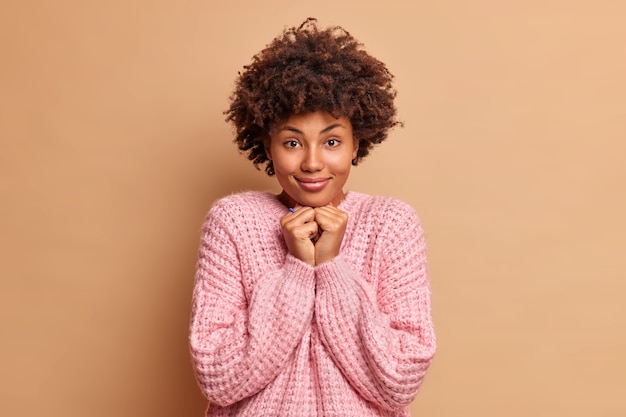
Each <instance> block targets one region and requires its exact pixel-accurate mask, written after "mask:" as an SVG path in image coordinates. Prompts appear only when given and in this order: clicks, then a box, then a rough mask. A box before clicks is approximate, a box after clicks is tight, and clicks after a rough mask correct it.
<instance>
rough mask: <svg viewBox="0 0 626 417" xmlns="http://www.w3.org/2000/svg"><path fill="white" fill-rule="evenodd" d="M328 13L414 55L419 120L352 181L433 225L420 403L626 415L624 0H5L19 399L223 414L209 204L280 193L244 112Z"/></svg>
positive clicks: (407, 94)
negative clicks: (193, 316)
mask: <svg viewBox="0 0 626 417" xmlns="http://www.w3.org/2000/svg"><path fill="white" fill-rule="evenodd" d="M308 16H315V17H318V18H319V20H320V23H321V24H322V25H324V26H326V25H330V24H341V25H343V26H345V27H346V28H347V29H348V30H349V31H351V32H352V33H353V34H354V35H355V36H356V37H357V38H359V39H360V40H361V41H363V42H364V43H365V45H366V47H367V49H368V50H369V51H370V52H371V53H372V54H373V55H375V56H377V57H379V58H380V59H381V60H383V61H385V62H386V63H387V64H388V66H389V68H390V69H391V70H392V72H393V73H395V75H396V80H397V83H396V85H397V88H398V90H399V96H398V106H399V110H400V116H401V118H402V119H403V120H404V121H405V122H406V126H405V128H403V129H397V130H395V131H394V132H393V133H392V136H391V139H390V140H389V142H388V143H385V144H384V145H383V146H381V147H380V148H379V149H377V150H375V152H374V153H373V154H372V155H371V157H370V158H369V159H368V160H366V161H365V163H364V164H363V165H361V166H359V167H358V168H357V169H355V170H354V171H353V175H352V178H351V180H350V183H349V188H350V189H354V190H359V191H363V192H368V193H383V194H389V195H394V196H397V197H399V198H402V199H404V200H406V201H408V202H410V203H411V204H412V205H414V206H415V207H416V208H417V210H418V212H419V213H420V215H421V217H422V220H423V222H424V226H425V228H426V230H427V237H428V242H429V249H430V252H429V255H430V267H431V273H432V280H433V291H434V296H433V298H434V318H435V322H436V325H437V333H438V338H439V345H440V347H439V352H438V356H437V358H436V360H435V362H434V364H433V366H432V368H431V372H430V374H429V376H428V378H427V381H426V383H425V385H424V387H423V390H422V392H421V393H420V395H419V396H418V397H417V399H416V401H415V402H414V404H413V405H412V410H413V415H414V416H430V417H435V416H438V417H450V416H481V417H491V416H493V417H496V416H498V417H499V416H508V417H515V416H568V417H576V416H581V417H582V416H585V417H587V416H594V417H595V416H624V415H626V400H625V399H624V391H625V389H626V359H625V358H624V354H625V353H626V334H625V332H624V329H626V309H625V307H624V302H623V298H624V294H625V291H626V283H625V282H624V281H625V278H626V260H625V259H626V257H625V256H624V248H625V245H624V241H625V239H626V236H625V235H626V222H625V221H624V213H626V200H625V198H624V194H625V192H626V191H625V189H626V187H625V185H626V184H625V182H626V164H625V163H624V160H625V157H626V75H625V74H626V49H625V40H626V25H625V24H624V22H625V21H626V6H625V5H624V4H623V2H620V1H617V0H615V1H610V0H598V1H587V2H582V1H575V0H574V1H571V0H570V1H559V0H548V1H537V0H532V1H525V2H521V1H520V2H503V1H496V0H492V1H488V0H473V1H469V0H468V1H460V0H457V1H452V0H438V1H429V2H425V1H423V2H417V3H413V2H409V1H406V2H403V1H391V0H388V1H384V2H371V3H367V2H361V1H352V2H340V1H336V0H333V1H330V0H320V1H317V2H315V3H311V4H309V3H305V2H296V1H292V0H289V1H279V0H267V1H255V2H252V1H250V2H247V3H246V2H241V1H224V2H219V3H216V2H209V1H199V0H189V1H180V2H171V1H163V0H162V1H147V0H134V1H129V2H107V1H78V0H74V1H68V0H63V1H57V2H51V1H43V0H32V1H18V0H9V1H7V0H5V1H3V2H2V7H1V8H0V51H2V55H1V58H0V59H1V60H2V64H1V65H0V83H1V84H0V146H1V148H0V150H1V152H0V193H1V194H0V195H1V197H0V198H1V203H0V276H1V284H0V285H1V287H0V289H1V297H2V298H1V300H0V303H1V304H0V306H1V307H0V308H1V319H0V320H1V321H0V326H1V329H0V330H1V333H0V337H1V341H0V344H1V345H0V346H1V349H2V351H1V353H2V354H1V363H0V370H1V371H0V415H2V416H7V417H8V416H29V417H35V416H55V417H56V416H59V417H75V416H76V417H78V416H93V417H97V416H129V417H130V416H132V417H137V416H146V417H147V416H151V417H165V416H200V415H202V412H203V410H204V407H205V401H204V399H203V398H202V396H201V395H200V392H199V390H198V389H197V388H196V386H195V381H194V379H193V375H192V372H191V366H190V362H189V358H188V351H187V340H186V338H187V320H188V315H189V305H190V295H191V287H192V280H193V271H194V262H195V257H196V247H197V243H198V235H199V227H200V223H201V221H202V218H203V216H204V213H205V212H206V211H207V209H208V208H209V206H210V205H211V203H212V202H213V201H214V200H215V199H216V198H218V197H220V196H223V195H225V194H227V193H231V192H235V191H239V190H243V189H250V188H252V189H272V190H276V187H275V185H274V182H273V181H274V180H271V179H267V178H265V176H264V174H262V173H260V172H257V171H255V169H254V168H253V167H252V166H251V165H250V164H249V163H248V162H247V161H246V160H245V158H243V157H241V156H240V155H239V154H238V153H237V151H236V149H235V147H234V145H233V144H232V143H231V137H232V131H231V128H230V127H229V126H228V125H226V124H225V123H224V121H223V117H224V116H223V115H222V111H223V110H224V109H225V108H226V106H227V98H228V95H229V93H230V91H231V89H232V86H233V84H232V83H233V80H234V78H235V76H236V74H237V71H238V70H240V69H241V67H242V65H244V64H246V63H248V62H249V60H250V58H251V56H252V55H253V54H254V53H255V52H257V51H259V50H260V49H261V48H262V47H263V46H264V45H265V44H266V43H267V42H269V41H270V40H271V39H272V38H273V37H274V36H275V35H277V34H278V33H279V32H280V31H281V30H282V28H283V27H285V26H291V25H297V24H299V23H300V22H301V21H302V20H303V19H304V18H306V17H308Z"/></svg>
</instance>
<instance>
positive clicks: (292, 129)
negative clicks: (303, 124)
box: [280, 123, 345, 135]
mask: <svg viewBox="0 0 626 417" xmlns="http://www.w3.org/2000/svg"><path fill="white" fill-rule="evenodd" d="M337 127H343V128H345V126H344V125H342V124H341V123H333V124H332V125H330V126H327V127H325V128H324V129H322V130H321V131H320V133H326V132H330V131H331V130H333V129H335V128H337ZM280 130H288V131H290V132H294V133H298V134H300V135H303V134H304V132H302V131H301V130H300V129H297V128H295V127H293V126H289V125H287V126H284V127H283V128H282V129H280Z"/></svg>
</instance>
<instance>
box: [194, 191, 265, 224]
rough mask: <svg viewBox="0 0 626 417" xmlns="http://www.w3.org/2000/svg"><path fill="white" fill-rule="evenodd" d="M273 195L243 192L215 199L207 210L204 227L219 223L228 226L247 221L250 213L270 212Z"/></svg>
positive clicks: (260, 192) (261, 192)
mask: <svg viewBox="0 0 626 417" xmlns="http://www.w3.org/2000/svg"><path fill="white" fill-rule="evenodd" d="M274 200H275V198H274V195H273V194H271V193H269V192H264V191H244V192H239V193H235V194H230V195H227V196H224V197H221V198H219V199H217V200H216V201H215V202H214V203H213V204H212V206H211V208H210V209H209V211H208V213H207V215H206V218H205V225H207V224H214V223H220V224H222V225H224V226H229V225H233V224H237V223H241V222H245V219H249V218H251V217H253V216H251V213H255V214H258V213H262V212H266V211H270V210H272V207H273V205H274V204H275V202H274Z"/></svg>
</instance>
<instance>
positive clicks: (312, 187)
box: [296, 178, 330, 191]
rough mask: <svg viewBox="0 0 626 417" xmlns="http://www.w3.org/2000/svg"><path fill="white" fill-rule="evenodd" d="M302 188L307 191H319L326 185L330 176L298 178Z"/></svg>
mask: <svg viewBox="0 0 626 417" xmlns="http://www.w3.org/2000/svg"><path fill="white" fill-rule="evenodd" d="M296 181H297V182H298V185H300V188H302V189H303V190H306V191H319V190H321V189H323V188H324V187H326V185H327V184H328V183H329V182H330V178H296Z"/></svg>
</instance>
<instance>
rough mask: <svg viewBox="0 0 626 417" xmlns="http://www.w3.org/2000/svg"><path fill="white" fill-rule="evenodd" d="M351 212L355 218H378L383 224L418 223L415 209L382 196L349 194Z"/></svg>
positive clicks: (393, 198) (399, 201) (392, 198)
mask: <svg viewBox="0 0 626 417" xmlns="http://www.w3.org/2000/svg"><path fill="white" fill-rule="evenodd" d="M350 198H351V199H352V202H351V206H350V208H351V210H350V211H351V212H353V213H354V214H355V215H357V216H359V217H360V216H366V217H374V218H378V219H379V220H380V222H383V223H396V222H398V221H400V222H402V221H411V222H415V221H418V222H419V219H418V216H417V213H416V211H415V209H414V208H413V207H412V206H411V205H410V204H408V203H407V202H405V201H403V200H400V199H398V198H395V197H390V196H384V195H368V194H363V193H357V192H352V191H351V192H350Z"/></svg>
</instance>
